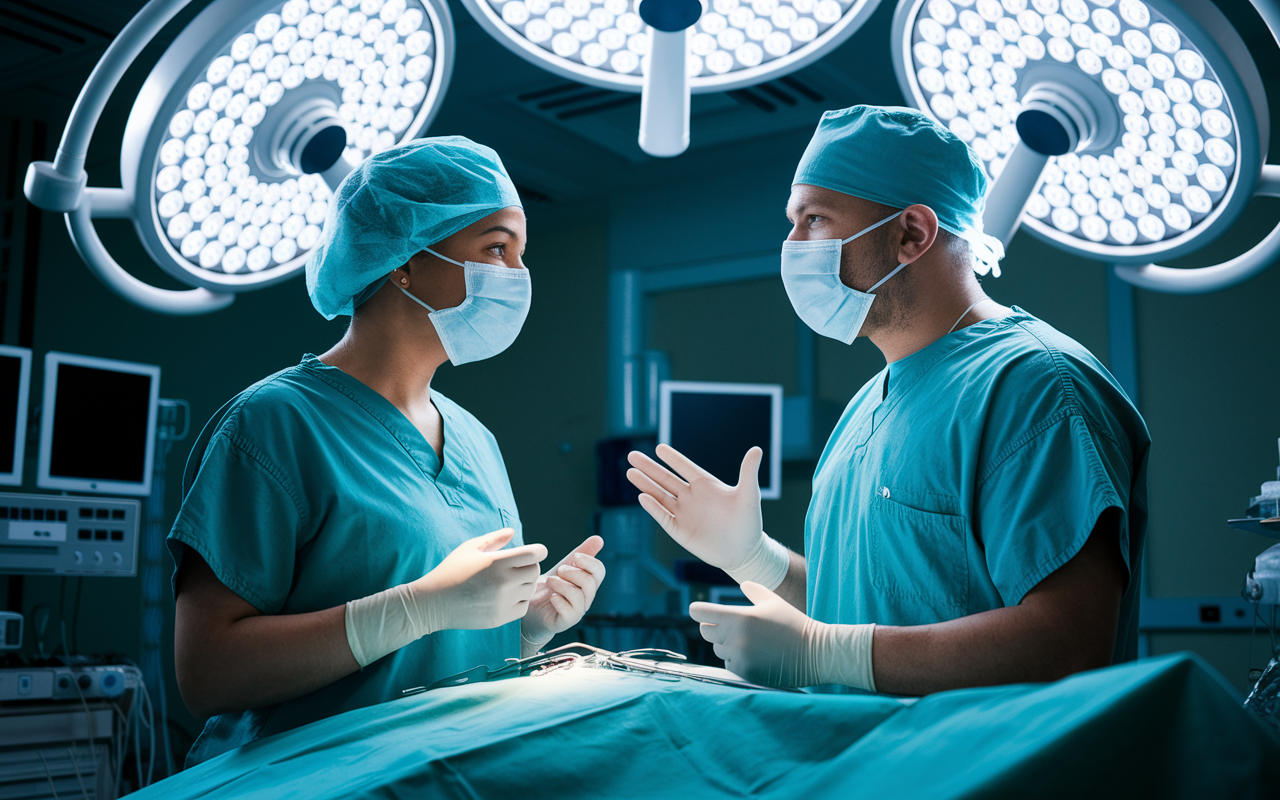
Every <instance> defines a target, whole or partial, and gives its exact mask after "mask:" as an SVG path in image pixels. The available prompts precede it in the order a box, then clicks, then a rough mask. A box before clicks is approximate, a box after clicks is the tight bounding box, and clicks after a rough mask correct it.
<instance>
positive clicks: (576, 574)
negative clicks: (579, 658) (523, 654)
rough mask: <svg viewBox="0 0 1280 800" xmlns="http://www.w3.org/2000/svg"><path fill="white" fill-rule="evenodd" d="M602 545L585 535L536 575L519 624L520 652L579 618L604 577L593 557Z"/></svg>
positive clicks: (543, 640) (553, 634)
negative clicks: (536, 579) (578, 543)
mask: <svg viewBox="0 0 1280 800" xmlns="http://www.w3.org/2000/svg"><path fill="white" fill-rule="evenodd" d="M602 547H604V539H601V538H600V537H599V536H589V537H587V540H586V541H585V542H583V543H582V544H580V545H578V546H577V547H576V548H574V550H573V552H571V553H569V555H567V556H565V557H564V558H563V559H561V561H560V563H559V564H556V565H555V566H554V567H552V568H551V569H549V570H547V571H546V572H544V573H543V574H542V575H541V576H540V577H539V578H538V582H537V585H536V586H535V588H534V591H533V599H532V600H530V601H529V610H528V611H527V612H526V613H525V615H524V620H523V621H522V622H521V623H520V635H521V636H522V637H523V638H524V644H523V645H522V651H523V650H524V649H526V648H528V649H530V650H531V651H532V652H530V653H529V654H528V655H532V653H533V652H536V651H537V650H538V649H539V648H541V647H542V646H543V645H544V644H546V643H547V642H549V641H551V637H552V636H555V635H556V634H557V633H560V632H562V631H567V630H568V629H569V628H572V627H573V626H574V625H577V624H578V622H579V621H581V620H582V616H583V615H584V614H586V613H587V609H589V608H591V603H592V601H593V600H595V598H596V591H597V590H598V589H599V588H600V583H601V582H602V581H603V580H604V573H605V570H604V564H602V563H601V562H600V559H598V558H596V557H595V556H596V554H597V553H599V552H600V549H601V548H602Z"/></svg>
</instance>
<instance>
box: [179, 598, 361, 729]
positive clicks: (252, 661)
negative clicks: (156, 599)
mask: <svg viewBox="0 0 1280 800" xmlns="http://www.w3.org/2000/svg"><path fill="white" fill-rule="evenodd" d="M179 599H180V601H181V599H182V598H181V596H180V597H179ZM180 616H181V615H180ZM175 649H176V656H177V673H178V683H179V688H181V690H182V697H183V700H185V701H186V703H187V707H188V708H190V709H191V712H192V713H193V714H195V715H196V716H199V717H207V716H212V715H214V714H221V713H224V712H229V711H243V710H245V709H250V708H261V707H263V706H269V705H274V704H276V703H282V702H284V701H286V700H292V699H295V698H297V697H301V696H302V695H304V694H307V693H309V692H313V691H315V690H317V689H320V688H322V687H325V686H328V685H329V684H331V683H333V682H334V681H337V680H339V679H340V678H343V677H345V676H347V675H350V674H351V673H353V672H355V671H356V670H357V669H359V665H358V664H357V663H356V660H355V658H354V657H353V656H352V655H351V648H350V647H349V646H348V644H347V633H346V621H345V607H344V606H335V607H334V608H328V609H325V610H323V611H315V612H311V613H307V614H279V615H255V616H248V617H245V618H243V619H239V620H236V621H235V622H233V623H231V624H230V625H227V626H225V627H224V628H222V629H221V630H220V631H218V632H217V633H212V634H211V633H209V632H208V630H207V629H206V630H205V632H203V634H202V635H199V636H198V635H197V633H196V631H195V630H192V629H190V628H189V627H188V626H183V625H182V624H179V625H178V627H177V631H176V648H175Z"/></svg>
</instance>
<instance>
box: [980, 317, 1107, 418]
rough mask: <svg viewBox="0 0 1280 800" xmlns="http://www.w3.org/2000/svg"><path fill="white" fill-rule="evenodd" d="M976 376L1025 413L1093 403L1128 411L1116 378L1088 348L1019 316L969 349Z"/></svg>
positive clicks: (1065, 409)
mask: <svg viewBox="0 0 1280 800" xmlns="http://www.w3.org/2000/svg"><path fill="white" fill-rule="evenodd" d="M972 346H973V350H974V352H973V353H972V354H971V359H972V360H973V361H975V362H976V364H975V366H976V367H977V369H976V372H977V373H978V374H985V375H986V377H987V378H988V380H989V381H990V386H991V389H992V390H993V392H998V393H999V394H1008V395H1011V396H1013V397H1014V398H1016V399H1017V401H1018V402H1019V403H1020V404H1021V405H1024V406H1026V407H1028V408H1037V407H1039V408H1040V409H1042V410H1043V409H1044V407H1045V405H1046V404H1050V405H1053V406H1055V407H1058V408H1060V409H1061V410H1062V411H1063V412H1065V413H1075V412H1082V411H1085V410H1087V409H1088V408H1089V407H1091V406H1093V405H1096V404H1097V403H1100V402H1101V403H1105V404H1112V403H1119V404H1122V405H1129V401H1128V399H1127V398H1126V397H1125V395H1124V392H1123V391H1122V390H1121V389H1120V386H1119V384H1118V383H1116V380H1115V378H1113V377H1112V376H1111V373H1110V372H1108V371H1107V368H1106V367H1105V366H1103V365H1102V362H1101V361H1099V360H1098V359H1097V357H1096V356H1094V355H1093V353H1091V352H1089V350H1088V348H1086V347H1085V346H1084V345H1082V344H1080V343H1079V342H1077V341H1076V340H1075V339H1072V338H1071V337H1070V336H1067V335H1066V334H1065V333H1062V332H1061V331H1059V330H1058V329H1056V328H1054V327H1053V326H1052V325H1050V324H1048V323H1047V322H1044V321H1043V320H1040V319H1036V318H1035V317H1032V316H1030V315H1029V314H1018V315H1016V316H1014V317H1012V318H1010V319H1009V320H1008V321H1007V322H1006V323H1005V324H1003V325H1001V326H999V327H998V328H997V329H996V330H994V331H993V332H991V333H990V334H988V335H987V336H984V337H982V338H981V339H979V340H977V341H975V342H974V343H973V345H972Z"/></svg>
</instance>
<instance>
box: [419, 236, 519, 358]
mask: <svg viewBox="0 0 1280 800" xmlns="http://www.w3.org/2000/svg"><path fill="white" fill-rule="evenodd" d="M424 249H425V250H426V251H427V252H428V253H430V254H431V255H433V256H435V257H436V258H439V259H442V260H444V261H448V262H449V263H450V264H457V265H458V266H460V267H462V268H463V270H465V272H466V283H467V298H466V299H465V300H463V301H462V303H461V304H459V305H458V306H456V307H454V308H442V309H439V310H436V309H434V308H432V307H431V306H429V305H427V304H426V303H424V302H422V301H421V300H419V299H418V298H417V297H414V296H413V295H412V294H410V292H409V291H408V290H407V289H405V288H404V287H403V286H397V287H396V288H397V289H399V290H400V291H402V292H404V293H405V296H407V297H408V298H409V299H410V300H412V301H413V302H415V303H417V304H418V305H420V306H422V307H423V308H425V309H426V310H427V311H430V312H431V314H430V316H429V317H428V318H429V319H430V320H431V324H432V325H435V327H436V333H438V334H440V343H441V344H443V345H444V352H445V353H446V354H447V355H448V356H449V361H450V362H451V363H452V364H453V365H454V366H460V365H462V364H469V363H470V362H472V361H483V360H484V359H486V358H492V357H493V356H496V355H497V354H498V353H501V352H502V351H503V350H506V349H507V348H508V347H510V346H511V343H512V342H514V341H515V340H516V337H517V336H519V335H520V328H522V327H523V326H524V320H525V317H527V316H529V303H530V300H531V299H532V297H533V288H532V284H531V283H530V282H529V270H527V269H513V268H511V267H504V266H499V265H495V264H477V263H476V262H474V261H468V262H466V263H465V264H464V263H462V262H460V261H454V260H453V259H452V258H449V257H447V256H442V255H440V254H439V253H437V252H436V251H434V250H432V249H431V248H424Z"/></svg>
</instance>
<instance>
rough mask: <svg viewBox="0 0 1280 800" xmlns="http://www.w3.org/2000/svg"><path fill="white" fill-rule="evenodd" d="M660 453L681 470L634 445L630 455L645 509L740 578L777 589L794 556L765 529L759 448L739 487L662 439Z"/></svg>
mask: <svg viewBox="0 0 1280 800" xmlns="http://www.w3.org/2000/svg"><path fill="white" fill-rule="evenodd" d="M657 452H658V457H659V458H661V459H662V460H663V461H665V462H667V463H668V464H670V465H671V467H672V468H673V469H675V471H676V473H679V474H678V475H677V474H675V473H673V472H671V470H668V469H666V468H665V467H663V466H661V465H660V464H658V463H657V462H656V461H654V460H653V459H651V458H649V457H648V456H646V455H645V454H644V453H641V452H638V451H634V450H633V451H632V452H631V453H630V454H629V455H628V456H627V461H629V462H630V463H631V466H632V469H629V470H627V480H629V481H631V483H632V484H634V485H635V487H636V488H637V489H639V490H640V491H641V495H640V505H641V506H642V507H643V508H644V510H645V511H647V512H649V515H650V516H651V517H653V518H654V520H656V521H657V523H658V524H659V525H661V526H662V529H663V530H664V531H666V532H667V534H668V535H669V536H671V538H672V539H674V540H675V541H676V543H677V544H679V545H680V546H681V547H683V548H684V549H686V550H688V551H689V552H690V553H693V554H694V555H695V556H697V557H698V558H700V559H702V560H703V561H705V562H707V563H708V564H711V565H712V566H715V567H719V568H720V569H722V570H724V571H725V572H727V573H729V575H730V577H732V578H733V579H734V580H736V581H738V582H739V583H741V582H743V581H755V582H756V583H761V584H764V585H765V586H768V587H769V588H771V589H776V588H777V587H778V585H779V584H781V583H782V580H783V578H785V577H786V576H787V567H788V565H789V564H790V556H789V555H788V554H787V549H786V548H785V547H783V546H782V545H781V544H778V542H776V541H774V540H773V539H772V538H770V537H769V536H766V535H765V532H764V523H763V521H762V519H761V516H760V483H759V478H758V475H757V473H758V472H759V470H760V459H761V458H762V457H763V452H762V451H761V450H760V448H759V447H753V448H751V449H750V450H748V451H747V454H746V456H744V457H743V459H742V466H741V468H740V469H739V471H738V484H737V485H736V486H727V485H725V484H724V483H723V482H721V481H720V479H718V478H716V477H715V476H714V475H712V474H711V473H709V472H707V471H706V470H704V469H703V468H702V467H699V466H698V465H697V464H695V463H693V462H692V461H690V460H689V459H688V458H685V456H684V455H682V454H681V453H680V452H679V451H677V450H676V449H675V448H673V447H670V446H668V445H665V444H660V445H658V451H657ZM681 476H684V477H683V478H682V477H681Z"/></svg>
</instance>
